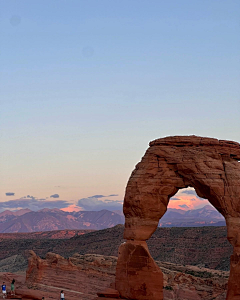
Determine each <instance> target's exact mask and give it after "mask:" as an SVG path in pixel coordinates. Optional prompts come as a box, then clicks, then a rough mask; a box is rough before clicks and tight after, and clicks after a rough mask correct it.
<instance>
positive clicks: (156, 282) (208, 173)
mask: <svg viewBox="0 0 240 300" xmlns="http://www.w3.org/2000/svg"><path fill="white" fill-rule="evenodd" d="M239 160H240V144H238V143H236V142H231V141H223V140H217V139H212V138H202V137H197V136H174V137H166V138H162V139H157V140H155V141H152V142H150V147H149V148H148V150H147V151H146V153H145V155H144V157H143V158H142V160H141V162H140V163H138V164H137V165H136V167H135V170H134V171H133V172H132V175H131V177H130V179H129V181H128V184H127V188H126V194H125V199H124V215H125V231H124V238H125V239H127V242H126V244H124V245H123V246H121V247H120V252H119V258H118V267H117V272H116V289H117V290H118V291H119V293H120V295H121V296H123V297H126V298H128V299H138V300H149V299H150V298H149V293H150V291H151V289H152V286H154V294H152V296H151V300H161V299H163V298H162V296H160V295H162V280H161V275H159V274H160V272H161V271H160V270H156V267H155V265H154V264H153V263H152V260H151V257H150V256H147V254H146V253H148V251H147V248H146V247H147V246H146V244H144V246H143V242H144V241H145V240H147V239H149V237H150V236H151V235H152V234H153V232H154V231H155V230H156V228H157V226H158V222H159V219H161V217H162V216H163V215H164V213H165V212H166V210H167V206H168V202H169V199H170V197H172V196H173V195H175V194H176V193H177V191H178V190H179V189H182V188H187V187H193V188H195V190H196V193H197V194H198V196H199V197H202V198H206V199H208V200H209V202H210V203H211V204H212V205H213V206H214V207H215V208H216V209H217V210H218V211H219V212H220V213H221V214H222V215H223V216H224V217H225V219H226V223H227V228H228V235H227V237H228V240H229V242H230V243H231V244H232V246H233V247H234V249H233V255H232V256H231V266H230V276H229V283H228V292H227V298H226V299H227V300H239V299H240V280H239V278H240V199H239V195H240V163H239ZM133 245H135V248H134V249H133V248H132V247H133ZM136 245H142V248H141V250H139V251H137V247H138V246H136ZM139 249H140V248H139ZM143 249H144V250H143ZM132 251H133V252H134V258H133V259H134V262H136V261H137V260H138V261H139V262H140V261H141V263H140V269H139V268H138V267H137V265H136V264H135V263H132V258H131V255H132V253H133V252H132ZM144 251H145V252H144ZM143 252H144V254H143ZM206 255H207V253H206ZM124 259H126V261H127V263H126V265H125V266H124V265H123V261H124ZM142 261H144V263H142ZM137 268H138V269H137ZM123 270H124V272H123ZM144 272H146V273H145V274H151V273H156V274H158V275H157V276H156V277H155V279H154V278H152V280H151V282H150V281H149V280H148V278H146V277H144V276H143V274H144ZM123 274H124V275H123ZM132 274H134V278H135V279H133V276H132ZM123 276H125V278H130V279H131V280H129V281H128V280H125V278H123ZM153 277H154V276H153ZM134 280H135V282H134ZM123 282H124V283H123ZM135 284H136V285H137V286H141V287H143V286H144V290H143V289H142V288H140V289H139V291H136V290H134V286H135ZM133 290H134V296H133V292H132V291H133Z"/></svg>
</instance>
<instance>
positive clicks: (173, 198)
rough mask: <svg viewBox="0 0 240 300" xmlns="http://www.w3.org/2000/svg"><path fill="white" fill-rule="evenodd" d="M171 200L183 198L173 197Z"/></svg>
mask: <svg viewBox="0 0 240 300" xmlns="http://www.w3.org/2000/svg"><path fill="white" fill-rule="evenodd" d="M171 200H175V201H176V200H181V199H180V198H177V197H172V198H171Z"/></svg>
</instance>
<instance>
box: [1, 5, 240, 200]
mask: <svg viewBox="0 0 240 300" xmlns="http://www.w3.org/2000/svg"><path fill="white" fill-rule="evenodd" d="M239 16H240V1H239V0H228V1H227V0H226V1H223V0H181V1H179V0H169V1H166V0H164V1H162V0H157V1H151V0H148V1H145V0H139V1H134V0H127V1H125V0H121V1H117V0H108V1H107V0H101V1H99V0H98V1H93V0H89V1H83V0H58V1H57V0H35V1H32V0H21V1H19V0H15V1H14V0H5V1H4V0H1V1H0V36H1V43H0V69H1V77H0V84H1V89H0V101H1V108H0V128H1V146H0V157H1V160H0V168H1V178H0V180H1V197H0V201H7V200H11V199H16V198H20V197H23V196H26V195H33V196H34V197H39V198H42V197H43V198H45V197H49V196H50V195H52V194H55V193H57V194H59V195H60V199H62V200H74V201H77V200H78V199H80V198H84V197H89V196H91V195H94V194H103V195H108V194H118V195H119V196H118V197H116V199H119V200H121V199H123V195H124V189H125V185H126V182H127V180H128V178H129V175H130V173H131V171H132V169H133V168H134V166H135V164H136V163H137V162H138V161H139V160H140V159H141V157H142V156H143V154H144V152H145V150H146V149H147V147H148V142H149V141H150V140H153V139H155V138H159V137H164V136H167V135H189V134H195V135H202V136H210V137H216V138H219V139H229V140H235V141H238V142H240V113H239V112H240V84H239V82H240V59H239V58H240V17H239ZM6 192H14V193H15V195H14V196H13V197H9V196H5V193H6Z"/></svg>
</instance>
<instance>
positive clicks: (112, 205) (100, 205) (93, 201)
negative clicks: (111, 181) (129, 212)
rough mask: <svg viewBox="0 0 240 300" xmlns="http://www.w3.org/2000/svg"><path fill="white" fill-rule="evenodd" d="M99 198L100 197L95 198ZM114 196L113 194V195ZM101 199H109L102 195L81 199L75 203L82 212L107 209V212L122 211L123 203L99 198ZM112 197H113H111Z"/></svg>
mask: <svg viewBox="0 0 240 300" xmlns="http://www.w3.org/2000/svg"><path fill="white" fill-rule="evenodd" d="M97 196H100V197H97ZM114 196H115V194H114ZM103 197H110V196H103V195H94V196H91V197H88V198H82V199H79V200H78V202H77V205H78V206H79V207H81V208H82V209H84V210H88V211H98V210H102V209H107V210H111V211H113V210H122V207H123V201H120V200H115V201H114V200H109V199H105V200H101V199H99V198H103ZM112 197H113V196H112Z"/></svg>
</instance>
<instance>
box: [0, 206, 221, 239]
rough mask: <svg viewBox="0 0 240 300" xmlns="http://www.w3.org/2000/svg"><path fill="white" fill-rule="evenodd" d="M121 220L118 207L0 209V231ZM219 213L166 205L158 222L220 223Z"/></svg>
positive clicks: (76, 226)
mask: <svg viewBox="0 0 240 300" xmlns="http://www.w3.org/2000/svg"><path fill="white" fill-rule="evenodd" d="M117 224H124V216H123V214H122V213H121V211H114V212H113V211H109V210H101V211H79V212H66V211H62V210H60V209H57V208H55V209H47V208H45V209H41V210H39V211H31V210H30V209H21V210H18V211H15V212H12V211H9V210H6V211H4V212H2V213H0V232H1V233H13V232H38V231H51V230H63V229H93V230H99V229H104V228H110V227H113V226H115V225H117ZM224 225H225V221H224V218H223V216H222V215H221V214H220V213H218V212H217V211H216V210H215V209H214V208H213V207H212V206H210V205H206V206H204V207H203V208H200V209H195V210H188V211H185V210H181V209H172V208H169V209H168V210H167V212H166V214H165V215H164V216H163V218H162V219H161V220H160V222H159V226H160V227H201V226H224Z"/></svg>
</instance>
